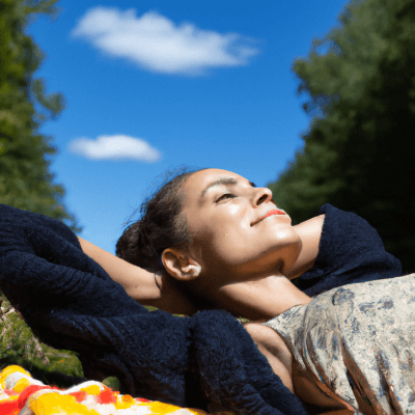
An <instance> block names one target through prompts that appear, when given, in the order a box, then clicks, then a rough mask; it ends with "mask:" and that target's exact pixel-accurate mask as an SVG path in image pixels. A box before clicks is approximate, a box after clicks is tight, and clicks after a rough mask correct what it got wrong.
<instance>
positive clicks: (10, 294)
mask: <svg viewBox="0 0 415 415" xmlns="http://www.w3.org/2000/svg"><path fill="white" fill-rule="evenodd" d="M324 209H326V210H325V212H326V220H325V224H324V227H323V235H322V240H321V246H320V253H319V256H318V258H317V261H316V265H315V267H314V268H313V269H312V270H310V271H309V272H307V273H306V274H304V275H303V276H302V277H300V278H301V282H304V283H305V284H306V285H307V287H306V292H308V293H318V292H319V290H320V291H323V290H326V289H329V288H333V287H334V286H337V285H341V284H344V283H350V282H357V281H364V280H366V279H367V274H366V271H367V269H366V268H368V267H369V262H370V259H364V258H360V256H362V255H360V252H362V254H363V256H364V255H367V254H370V255H372V257H373V258H375V260H374V262H373V263H374V269H375V272H374V273H372V274H371V277H370V278H376V275H377V276H378V278H386V276H387V275H388V276H389V277H392V276H397V275H399V273H400V268H399V265H400V264H399V262H398V261H397V260H396V259H394V258H393V257H391V256H390V255H389V254H387V253H386V252H385V251H384V248H383V244H382V242H381V241H380V239H379V237H378V236H377V233H376V231H374V230H373V229H372V228H371V227H370V226H369V225H368V224H367V222H365V221H363V220H362V219H361V218H359V217H357V216H356V215H353V214H346V213H344V212H342V211H340V210H337V209H335V208H332V207H330V206H328V205H326V206H325V207H324ZM351 215H352V216H351ZM355 226H357V228H356V229H358V230H357V231H355V230H353V229H354V227H355ZM366 232H368V233H369V234H371V235H372V236H371V237H368V238H364V237H363V238H362V242H361V244H362V245H363V244H365V243H366V244H369V245H370V244H372V243H373V248H370V249H369V247H367V248H366V249H365V250H363V251H362V249H363V248H362V245H359V249H357V250H356V249H354V250H355V254H354V256H355V257H356V255H357V257H359V258H360V259H356V258H354V259H353V258H349V261H352V262H353V264H354V265H352V268H353V269H355V271H353V270H351V269H349V268H350V267H349V268H348V267H347V266H346V262H347V261H346V260H345V261H342V260H341V258H340V259H339V258H337V257H335V259H334V262H337V261H340V262H339V264H340V265H339V267H337V268H336V266H335V265H333V264H331V262H330V260H329V259H328V258H325V257H326V255H336V252H337V248H335V247H336V246H339V245H341V246H347V245H350V248H349V249H348V250H346V251H347V252H349V253H350V252H351V251H350V250H353V249H352V248H353V247H355V244H356V243H357V241H355V242H353V243H352V242H351V243H349V244H347V242H345V241H347V240H348V239H350V238H358V239H359V238H360V237H361V236H362V235H361V233H363V234H366ZM339 238H340V239H339ZM341 238H343V243H341ZM379 241H380V243H379ZM332 244H335V245H334V246H332ZM332 251H336V252H332ZM347 252H346V253H345V254H347ZM351 256H353V255H351ZM346 257H347V255H346ZM346 257H345V258H346ZM382 258H383V260H382ZM379 261H383V265H378V264H380V262H379ZM330 264H331V265H330ZM356 267H357V268H361V269H362V271H361V272H360V271H359V272H358V271H356ZM393 267H395V268H393ZM369 268H370V267H369ZM330 269H332V272H333V273H336V274H335V275H336V276H337V277H336V278H332V276H331V275H332V274H330ZM388 269H389V271H385V270H388ZM392 274H393V275H392ZM0 288H1V290H2V291H3V292H4V294H5V295H6V297H7V298H8V299H9V300H10V302H11V303H12V304H13V306H14V307H16V308H17V309H18V310H19V311H20V312H21V313H22V315H23V317H24V318H25V320H26V322H27V323H28V324H29V326H30V327H31V328H32V330H33V332H34V333H35V335H37V336H38V337H39V338H40V339H41V340H42V341H43V342H45V343H47V344H49V345H51V346H52V347H55V348H57V349H70V350H74V351H76V352H77V353H78V356H79V359H80V360H81V363H82V366H83V369H84V374H85V376H86V377H87V378H91V379H98V380H102V379H103V378H104V377H106V376H117V377H118V378H119V379H120V381H121V393H129V394H131V395H133V396H141V397H145V398H148V399H153V400H160V401H164V402H169V403H173V404H176V405H179V406H187V407H198V408H201V409H205V410H206V406H207V404H208V403H209V402H213V403H216V404H219V405H221V406H222V407H224V408H228V409H229V410H234V411H239V412H242V413H246V414H262V415H271V414H275V415H279V414H286V415H289V414H304V415H305V414H307V412H306V411H305V410H304V408H303V406H302V404H301V403H300V401H299V400H298V398H297V397H295V396H294V395H293V394H291V393H290V392H289V390H288V389H287V388H285V386H284V385H283V384H282V382H281V380H280V379H279V377H278V376H276V375H275V374H274V373H273V372H272V369H271V367H270V366H269V364H268V362H267V361H266V359H265V357H264V356H263V355H262V354H261V353H259V351H258V350H257V348H256V347H255V344H254V343H253V341H252V339H251V337H250V336H249V335H248V333H247V332H246V330H245V329H244V328H243V326H242V325H241V324H240V323H239V322H238V321H237V320H236V319H235V318H233V317H232V316H231V315H230V314H229V313H227V312H225V311H221V310H211V311H203V312H199V313H197V314H196V315H195V316H193V317H190V318H180V317H174V316H172V315H170V314H168V313H165V312H163V311H161V310H159V311H154V312H148V311H147V310H146V309H145V308H144V307H142V306H141V305H140V304H138V303H137V302H136V301H134V300H133V299H132V298H130V297H129V296H128V295H127V294H126V292H125V290H124V288H123V287H122V286H121V285H119V284H118V283H116V282H114V281H113V280H112V279H111V278H110V277H109V275H108V274H107V273H106V272H105V271H104V270H103V269H102V267H101V266H99V265H98V264H97V263H96V262H94V261H93V260H92V259H91V258H89V257H88V256H87V255H85V254H84V253H83V252H82V250H81V247H80V245H79V242H78V239H77V237H76V236H75V235H74V234H73V233H72V231H71V230H70V229H69V228H68V227H67V226H66V225H65V224H63V223H62V222H59V221H57V220H54V219H51V218H48V217H46V216H43V215H38V214H35V213H32V212H26V211H22V210H19V209H16V208H13V207H10V206H6V205H2V204H0Z"/></svg>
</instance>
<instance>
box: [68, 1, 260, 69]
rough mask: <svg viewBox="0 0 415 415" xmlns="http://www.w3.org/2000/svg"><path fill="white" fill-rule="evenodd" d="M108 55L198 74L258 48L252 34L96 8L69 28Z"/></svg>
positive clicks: (240, 60) (236, 62) (234, 62)
mask: <svg viewBox="0 0 415 415" xmlns="http://www.w3.org/2000/svg"><path fill="white" fill-rule="evenodd" d="M71 35H72V36H73V37H78V38H84V39H86V40H88V41H89V42H90V43H92V44H93V45H94V46H95V47H96V48H98V49H99V50H101V51H102V52H104V53H106V54H107V55H109V56H114V57H120V58H126V59H128V60H130V61H132V62H134V63H136V64H137V65H139V66H140V67H142V68H145V69H148V70H150V71H153V72H161V73H168V74H187V75H201V74H203V73H204V71H205V70H206V69H208V68H215V67H229V66H240V65H246V64H247V63H248V60H249V58H251V57H252V56H254V55H256V54H258V53H259V50H258V49H257V48H254V47H252V46H251V45H252V44H253V39H250V38H247V37H244V36H241V35H239V34H237V33H224V34H222V33H218V32H215V31H212V30H203V29H199V28H198V27H196V26H195V25H194V24H192V23H181V24H177V25H176V24H175V23H174V22H172V21H171V20H169V19H168V18H167V17H164V16H162V15H160V14H159V13H157V12H155V11H150V12H147V13H144V14H143V15H142V16H141V17H137V16H136V11H135V10H134V9H129V10H126V11H121V10H119V9H117V8H107V7H95V8H93V9H90V10H88V11H87V12H86V13H85V15H84V16H83V17H82V18H81V19H80V21H79V22H78V24H77V26H76V27H75V28H74V29H73V30H72V33H71Z"/></svg>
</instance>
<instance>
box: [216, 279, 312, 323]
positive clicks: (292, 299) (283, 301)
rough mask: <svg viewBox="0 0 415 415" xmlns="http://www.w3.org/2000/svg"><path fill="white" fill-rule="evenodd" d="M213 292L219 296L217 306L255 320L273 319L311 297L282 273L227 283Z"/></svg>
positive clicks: (308, 300)
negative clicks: (279, 275) (280, 275)
mask: <svg viewBox="0 0 415 415" xmlns="http://www.w3.org/2000/svg"><path fill="white" fill-rule="evenodd" d="M212 294H213V293H211V294H209V298H214V299H215V304H214V305H215V306H217V307H220V308H222V309H224V310H227V311H229V312H230V313H232V314H233V315H234V316H241V317H244V318H247V319H249V320H253V321H258V320H259V321H266V320H269V319H270V318H272V317H275V316H278V315H280V314H282V313H283V312H284V311H287V310H288V309H289V308H291V307H293V306H295V305H300V304H308V303H309V302H310V301H311V297H309V296H308V295H306V294H304V293H303V292H302V291H300V290H299V289H298V288H297V287H296V286H295V285H294V284H293V283H291V282H290V281H289V280H288V279H287V278H285V277H278V276H269V277H266V278H261V279H260V280H255V281H245V282H238V283H233V284H227V285H223V286H221V287H219V288H216V289H215V293H214V295H212Z"/></svg>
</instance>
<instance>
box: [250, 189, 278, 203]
mask: <svg viewBox="0 0 415 415" xmlns="http://www.w3.org/2000/svg"><path fill="white" fill-rule="evenodd" d="M270 201H271V202H273V203H275V202H274V200H273V199H272V190H271V189H268V187H257V188H256V189H255V197H254V206H259V205H260V204H262V203H264V202H270Z"/></svg>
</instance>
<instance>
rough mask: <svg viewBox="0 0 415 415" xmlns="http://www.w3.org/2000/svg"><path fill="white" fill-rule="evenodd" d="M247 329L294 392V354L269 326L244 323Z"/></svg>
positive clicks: (273, 368) (276, 372)
mask: <svg viewBox="0 0 415 415" xmlns="http://www.w3.org/2000/svg"><path fill="white" fill-rule="evenodd" d="M244 327H245V329H246V331H247V332H248V333H249V334H250V335H251V337H252V340H253V341H254V342H255V344H256V345H257V346H258V350H259V351H260V352H261V353H262V354H263V355H264V356H265V357H266V359H267V360H268V363H269V364H270V366H271V368H272V370H273V372H274V373H275V374H276V375H278V376H279V377H280V379H281V381H282V383H283V384H284V385H285V386H286V387H287V388H288V389H289V390H290V391H291V392H293V393H294V387H293V381H292V355H291V352H290V351H289V349H288V348H287V346H286V345H285V343H284V341H283V340H282V338H281V337H280V336H279V335H278V334H277V333H276V332H275V330H273V329H272V328H270V327H268V326H264V325H262V324H258V323H246V324H244Z"/></svg>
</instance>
